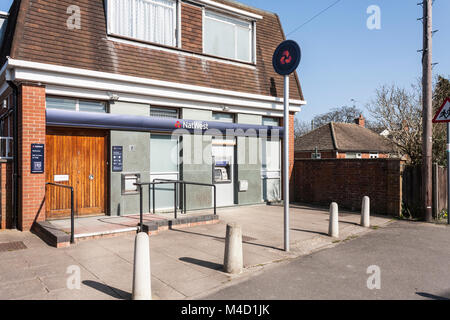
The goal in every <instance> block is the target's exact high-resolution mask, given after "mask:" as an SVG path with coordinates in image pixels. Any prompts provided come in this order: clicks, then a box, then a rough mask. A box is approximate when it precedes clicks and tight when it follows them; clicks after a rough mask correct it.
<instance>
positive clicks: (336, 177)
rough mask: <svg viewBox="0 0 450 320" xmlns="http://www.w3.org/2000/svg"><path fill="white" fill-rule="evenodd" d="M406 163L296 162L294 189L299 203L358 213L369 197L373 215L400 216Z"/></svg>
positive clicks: (379, 161)
mask: <svg viewBox="0 0 450 320" xmlns="http://www.w3.org/2000/svg"><path fill="white" fill-rule="evenodd" d="M403 164H404V162H403V161H401V160H397V159H373V160H366V159H351V160H350V159H347V160H346V159H325V160H306V159H305V160H296V161H295V166H294V189H295V196H294V199H293V200H295V201H296V202H304V203H311V204H319V205H324V206H329V205H330V203H331V202H337V203H338V205H339V206H340V207H342V208H346V209H350V210H354V211H359V210H361V202H362V198H363V197H364V196H369V197H370V201H371V203H370V204H371V213H375V214H383V215H392V216H398V215H399V214H400V213H401V207H402V172H403V167H404V166H403Z"/></svg>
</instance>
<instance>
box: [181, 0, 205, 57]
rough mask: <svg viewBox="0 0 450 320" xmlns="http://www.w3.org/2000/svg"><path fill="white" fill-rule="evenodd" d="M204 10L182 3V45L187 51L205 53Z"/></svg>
mask: <svg viewBox="0 0 450 320" xmlns="http://www.w3.org/2000/svg"><path fill="white" fill-rule="evenodd" d="M202 23H203V10H202V8H201V7H198V6H195V5H192V4H188V3H185V2H182V3H181V45H182V48H183V49H185V50H189V51H193V52H197V53H203V26H202Z"/></svg>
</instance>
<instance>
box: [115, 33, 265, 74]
mask: <svg viewBox="0 0 450 320" xmlns="http://www.w3.org/2000/svg"><path fill="white" fill-rule="evenodd" d="M107 37H108V38H107V39H109V40H113V41H114V40H116V39H117V40H126V41H129V42H130V45H133V43H135V44H136V45H138V44H140V45H148V46H150V47H149V48H150V49H152V48H151V47H155V48H154V49H158V48H160V49H166V50H170V51H174V53H177V52H181V53H184V54H188V55H194V56H198V57H205V58H210V59H215V60H222V61H223V62H231V63H236V64H242V65H245V66H247V67H256V63H254V62H245V61H242V60H235V59H230V58H224V57H220V56H215V55H212V54H207V53H200V52H195V51H192V50H186V49H183V48H180V47H177V46H169V45H165V44H160V43H156V42H151V41H145V40H139V39H135V38H130V37H126V36H121V35H116V34H112V33H109V34H107Z"/></svg>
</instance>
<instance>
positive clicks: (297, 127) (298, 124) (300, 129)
mask: <svg viewBox="0 0 450 320" xmlns="http://www.w3.org/2000/svg"><path fill="white" fill-rule="evenodd" d="M310 131H311V126H310V125H309V124H308V122H306V121H300V120H298V119H297V118H295V119H294V136H295V139H298V138H300V137H301V136H303V135H305V134H307V133H308V132H310Z"/></svg>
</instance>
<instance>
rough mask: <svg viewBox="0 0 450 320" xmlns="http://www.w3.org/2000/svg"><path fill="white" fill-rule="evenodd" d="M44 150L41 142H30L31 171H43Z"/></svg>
mask: <svg viewBox="0 0 450 320" xmlns="http://www.w3.org/2000/svg"><path fill="white" fill-rule="evenodd" d="M44 151H45V147H44V145H43V144H38V143H33V144H31V173H44Z"/></svg>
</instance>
